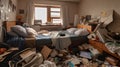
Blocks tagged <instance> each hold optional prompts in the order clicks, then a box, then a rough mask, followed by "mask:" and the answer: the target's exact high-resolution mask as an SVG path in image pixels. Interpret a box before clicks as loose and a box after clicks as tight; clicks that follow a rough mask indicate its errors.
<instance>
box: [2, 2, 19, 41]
mask: <svg viewBox="0 0 120 67" xmlns="http://www.w3.org/2000/svg"><path fill="white" fill-rule="evenodd" d="M1 1H2V3H3V7H2V9H0V10H1V11H2V17H1V19H0V42H2V40H3V33H2V22H3V21H16V10H17V9H16V10H15V11H12V9H11V10H10V11H9V9H8V4H9V0H1ZM11 1H12V3H13V4H14V5H15V6H16V8H17V0H11ZM0 16H1V15H0Z"/></svg>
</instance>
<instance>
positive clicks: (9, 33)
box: [7, 31, 19, 37]
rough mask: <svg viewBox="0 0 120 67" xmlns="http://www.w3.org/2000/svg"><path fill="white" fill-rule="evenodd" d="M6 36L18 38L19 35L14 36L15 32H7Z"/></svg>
mask: <svg viewBox="0 0 120 67" xmlns="http://www.w3.org/2000/svg"><path fill="white" fill-rule="evenodd" d="M7 34H8V35H9V36H13V37H17V36H19V35H17V34H16V33H15V32H13V31H10V32H7Z"/></svg>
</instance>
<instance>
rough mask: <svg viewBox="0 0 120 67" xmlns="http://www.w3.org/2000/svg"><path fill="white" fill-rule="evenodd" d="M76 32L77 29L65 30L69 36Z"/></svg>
mask: <svg viewBox="0 0 120 67" xmlns="http://www.w3.org/2000/svg"><path fill="white" fill-rule="evenodd" d="M76 30H77V28H69V29H67V31H68V32H69V33H70V34H74V32H75V31H76Z"/></svg>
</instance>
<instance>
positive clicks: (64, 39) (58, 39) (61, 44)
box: [51, 32, 71, 50]
mask: <svg viewBox="0 0 120 67" xmlns="http://www.w3.org/2000/svg"><path fill="white" fill-rule="evenodd" d="M52 33H53V34H54V35H55V36H51V38H52V39H51V40H52V46H55V48H56V49H58V50H62V49H67V48H68V46H69V45H70V44H71V40H70V38H69V36H68V35H65V36H60V35H59V34H58V33H59V32H52ZM52 33H51V34H52Z"/></svg>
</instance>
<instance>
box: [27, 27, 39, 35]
mask: <svg viewBox="0 0 120 67" xmlns="http://www.w3.org/2000/svg"><path fill="white" fill-rule="evenodd" d="M26 31H27V33H28V35H38V33H37V32H36V31H35V30H34V29H33V28H26Z"/></svg>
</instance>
